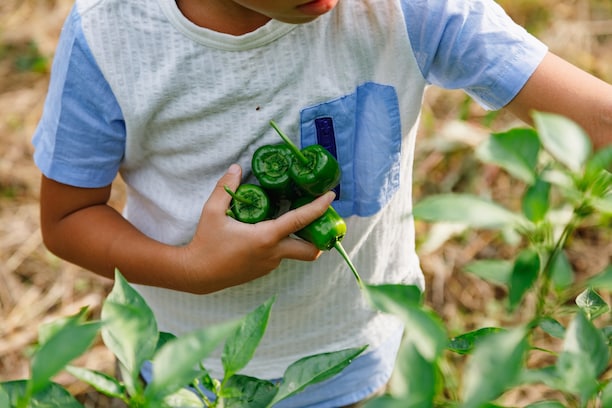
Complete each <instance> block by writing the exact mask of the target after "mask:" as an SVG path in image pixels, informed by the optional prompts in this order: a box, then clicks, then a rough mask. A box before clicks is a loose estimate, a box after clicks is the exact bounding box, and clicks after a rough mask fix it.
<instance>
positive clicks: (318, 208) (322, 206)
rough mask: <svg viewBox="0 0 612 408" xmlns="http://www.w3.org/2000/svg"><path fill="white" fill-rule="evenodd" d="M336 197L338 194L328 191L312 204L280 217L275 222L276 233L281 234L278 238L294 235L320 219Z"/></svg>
mask: <svg viewBox="0 0 612 408" xmlns="http://www.w3.org/2000/svg"><path fill="white" fill-rule="evenodd" d="M335 197H336V194H335V193H334V192H333V191H328V192H327V193H325V194H323V195H322V196H320V197H317V198H316V199H315V200H314V201H312V202H311V203H308V204H306V205H304V206H302V207H299V208H296V209H295V210H291V211H289V212H287V213H285V214H283V215H282V216H280V217H278V218H277V219H276V220H274V221H273V222H274V223H275V228H276V231H277V232H278V234H279V235H278V236H279V237H284V236H287V235H290V234H293V233H294V232H296V231H298V230H301V229H302V228H304V227H305V226H307V225H308V224H310V223H311V222H313V221H314V220H316V219H317V218H319V217H320V216H321V215H323V213H325V211H326V210H327V208H328V207H329V206H330V204H331V203H332V201H334V198H335Z"/></svg>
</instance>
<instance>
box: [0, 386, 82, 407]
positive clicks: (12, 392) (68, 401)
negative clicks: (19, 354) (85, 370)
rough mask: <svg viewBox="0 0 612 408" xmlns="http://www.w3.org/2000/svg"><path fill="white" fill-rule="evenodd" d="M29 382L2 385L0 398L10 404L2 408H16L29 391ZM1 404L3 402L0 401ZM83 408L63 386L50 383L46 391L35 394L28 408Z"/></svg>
mask: <svg viewBox="0 0 612 408" xmlns="http://www.w3.org/2000/svg"><path fill="white" fill-rule="evenodd" d="M27 387H28V383H27V380H18V381H9V382H4V383H0V398H2V399H5V400H6V399H8V404H6V405H4V404H3V405H0V406H2V407H16V406H18V401H19V400H20V399H21V398H23V397H24V396H25V395H26V393H27V391H26V389H27ZM0 402H3V401H2V400H1V399H0ZM58 407H62V408H83V405H81V403H80V402H78V401H77V400H76V399H75V398H74V397H73V396H72V395H70V393H69V392H68V391H67V390H66V389H65V388H63V387H62V386H61V385H58V384H55V383H49V384H48V385H47V386H46V387H45V388H44V389H42V390H40V391H39V392H37V393H35V394H34V395H33V396H32V398H31V400H30V403H29V404H28V408H58Z"/></svg>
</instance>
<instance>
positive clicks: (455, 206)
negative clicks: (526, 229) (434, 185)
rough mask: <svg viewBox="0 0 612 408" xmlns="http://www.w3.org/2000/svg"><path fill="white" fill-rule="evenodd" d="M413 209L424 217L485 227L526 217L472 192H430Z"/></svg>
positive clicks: (428, 219) (422, 218)
mask: <svg viewBox="0 0 612 408" xmlns="http://www.w3.org/2000/svg"><path fill="white" fill-rule="evenodd" d="M412 213H413V215H414V217H415V218H416V219H420V220H423V221H428V222H455V223H461V224H465V225H468V226H470V227H473V228H483V229H501V228H503V227H506V226H508V225H516V224H519V223H521V221H522V220H523V219H522V217H520V216H518V215H517V214H514V213H513V212H511V211H509V210H507V209H505V208H504V207H502V206H500V205H498V204H496V203H494V202H491V201H489V200H485V199H483V198H480V197H477V196H474V195H470V194H454V193H449V194H438V195H433V196H429V197H426V198H424V199H423V200H421V201H420V202H418V203H416V205H415V206H414V208H413V209H412Z"/></svg>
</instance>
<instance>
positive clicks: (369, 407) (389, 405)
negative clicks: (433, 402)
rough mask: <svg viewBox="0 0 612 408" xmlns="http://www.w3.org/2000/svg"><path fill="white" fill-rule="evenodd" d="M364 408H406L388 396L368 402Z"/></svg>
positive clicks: (400, 402) (403, 404)
mask: <svg viewBox="0 0 612 408" xmlns="http://www.w3.org/2000/svg"><path fill="white" fill-rule="evenodd" d="M364 408H406V404H405V403H404V401H402V400H400V399H396V398H393V397H392V396H390V395H383V396H380V397H378V398H374V399H373V400H370V401H368V402H367V403H366V404H365V406H364ZM423 408H424V407H423Z"/></svg>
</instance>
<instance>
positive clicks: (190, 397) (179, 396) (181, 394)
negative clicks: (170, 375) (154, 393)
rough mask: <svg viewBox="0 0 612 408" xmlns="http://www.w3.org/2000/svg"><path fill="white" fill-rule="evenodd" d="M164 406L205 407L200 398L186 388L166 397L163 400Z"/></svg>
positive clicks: (182, 407)
mask: <svg viewBox="0 0 612 408" xmlns="http://www.w3.org/2000/svg"><path fill="white" fill-rule="evenodd" d="M164 404H166V405H167V406H168V407H180V408H202V407H204V406H205V405H204V402H203V401H202V400H201V399H200V397H198V396H197V395H196V394H195V393H194V392H193V391H192V390H190V389H187V388H181V389H180V390H178V391H177V392H175V393H173V394H170V395H168V396H167V397H166V398H164ZM155 408H157V407H155Z"/></svg>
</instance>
